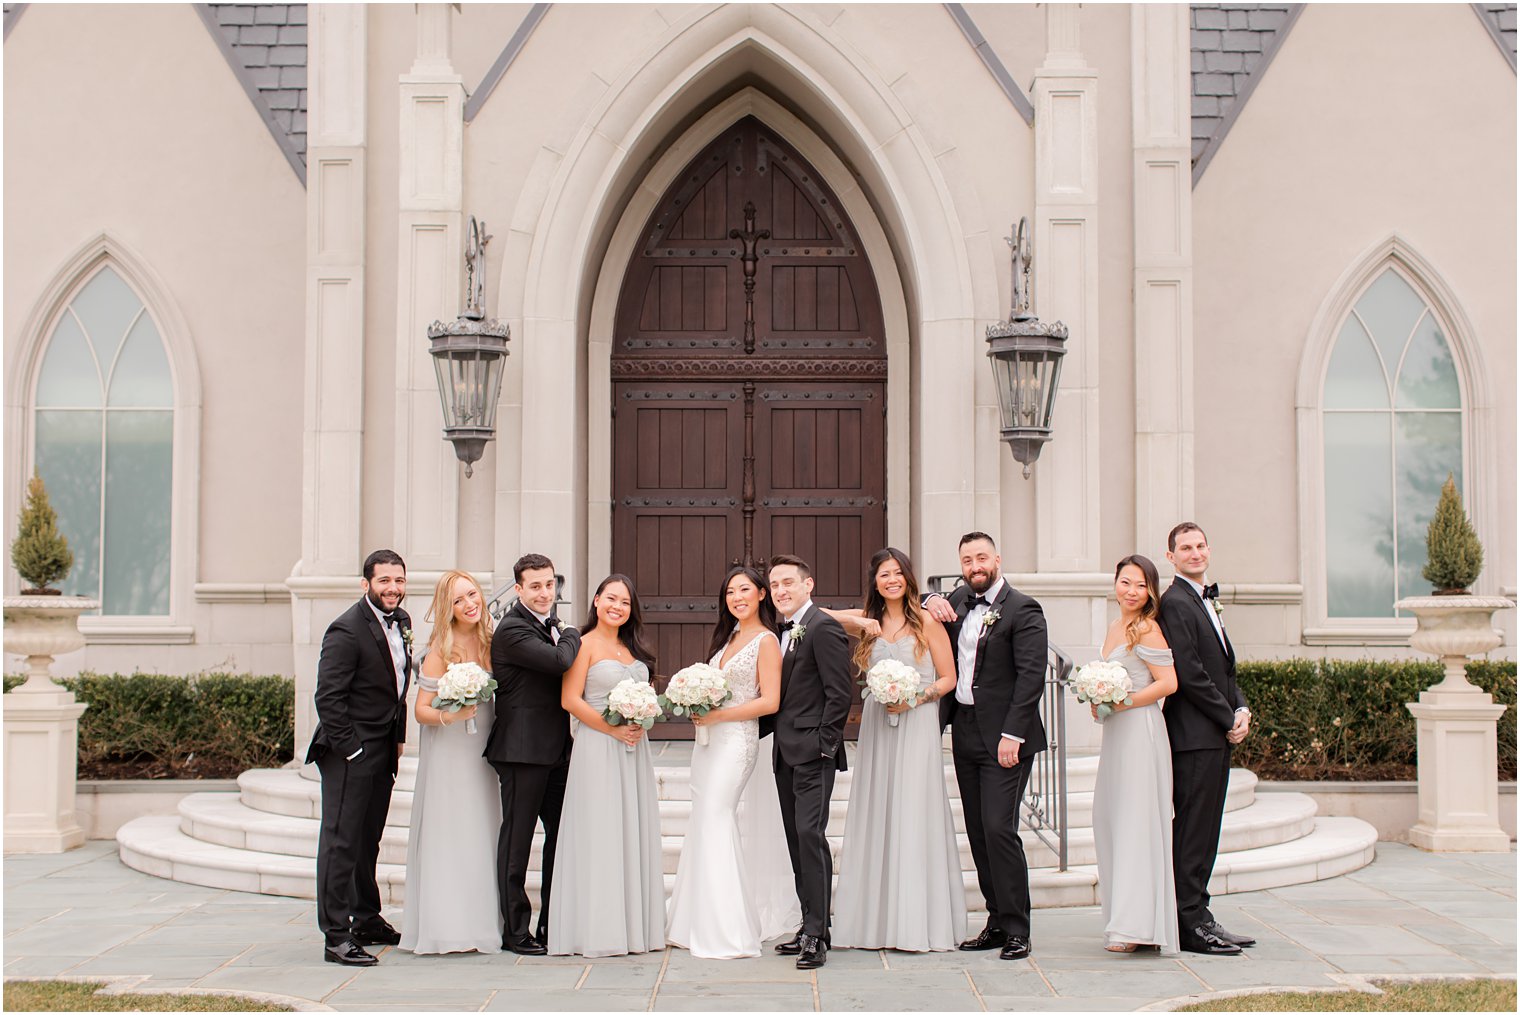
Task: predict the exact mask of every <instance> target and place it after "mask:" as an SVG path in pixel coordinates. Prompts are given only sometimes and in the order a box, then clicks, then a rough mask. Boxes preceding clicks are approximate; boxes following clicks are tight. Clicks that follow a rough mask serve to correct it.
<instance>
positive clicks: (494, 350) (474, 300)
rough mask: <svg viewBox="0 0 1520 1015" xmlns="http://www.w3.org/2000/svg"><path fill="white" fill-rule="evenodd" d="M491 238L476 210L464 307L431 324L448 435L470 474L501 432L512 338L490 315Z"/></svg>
mask: <svg viewBox="0 0 1520 1015" xmlns="http://www.w3.org/2000/svg"><path fill="white" fill-rule="evenodd" d="M490 241H491V237H490V236H489V235H487V234H486V231H485V223H483V222H479V221H477V220H476V218H475V216H473V215H471V216H470V225H469V235H468V239H467V241H466V244H465V255H464V260H465V288H466V295H465V308H464V311H463V312H462V313H460V315H459V316H458V317H457V318H455V319H454V320H452V321H450V322H449V323H447V324H445V323H443V322H442V321H434V322H433V323H432V324H430V325H428V329H427V337H428V352H429V353H430V354H431V355H432V357H433V369H434V370H435V371H436V373H437V376H438V397H439V400H440V401H441V403H442V405H443V437H444V440H447V441H450V442H452V443H453V445H454V454H455V456H456V457H457V458H458V459H459V460H460V461H461V462H464V474H465V476H466V477H469V476H473V475H474V474H475V463H476V462H478V461H479V460H480V456H481V455H482V454H484V453H485V446H486V442H487V441H490V440H491V439H492V438H494V437H495V436H496V406H497V403H498V402H499V401H500V400H501V378H502V374H503V372H504V371H505V369H506V359H507V342H509V341H510V340H511V329H510V328H509V327H508V326H507V325H506V324H505V323H503V322H501V321H497V320H495V319H493V318H488V317H486V310H485V253H486V244H487V243H489V242H490Z"/></svg>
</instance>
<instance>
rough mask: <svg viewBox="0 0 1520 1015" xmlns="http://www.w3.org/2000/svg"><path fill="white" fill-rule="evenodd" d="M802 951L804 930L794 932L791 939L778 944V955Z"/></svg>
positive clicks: (794, 953)
mask: <svg viewBox="0 0 1520 1015" xmlns="http://www.w3.org/2000/svg"><path fill="white" fill-rule="evenodd" d="M801 951H802V931H800V930H799V931H798V932H797V933H795V934H793V935H792V937H791V940H789V941H783V942H781V943H780V944H778V945H777V946H776V954H777V955H797V954H799V953H800V952H801Z"/></svg>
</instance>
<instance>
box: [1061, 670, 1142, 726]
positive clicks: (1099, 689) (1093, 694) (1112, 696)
mask: <svg viewBox="0 0 1520 1015" xmlns="http://www.w3.org/2000/svg"><path fill="white" fill-rule="evenodd" d="M1071 689H1072V690H1073V691H1075V692H1076V695H1077V700H1078V701H1080V702H1083V703H1084V704H1088V705H1097V706H1098V721H1099V722H1102V721H1103V720H1104V719H1107V718H1108V717H1109V716H1110V715H1111V714H1113V711H1114V706H1115V705H1128V704H1129V695H1130V692H1131V691H1133V690H1134V686H1133V684H1132V683H1131V681H1130V679H1129V671H1128V670H1126V669H1125V668H1124V664H1123V663H1120V662H1114V661H1112V660H1108V659H1099V660H1097V661H1096V662H1091V663H1088V664H1087V665H1086V666H1084V667H1082V668H1081V669H1080V670H1078V671H1077V675H1076V676H1075V677H1073V678H1072V681H1071Z"/></svg>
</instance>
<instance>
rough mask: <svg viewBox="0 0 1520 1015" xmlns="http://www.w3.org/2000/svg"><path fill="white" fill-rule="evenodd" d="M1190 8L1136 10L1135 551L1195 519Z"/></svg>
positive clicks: (1132, 44)
mask: <svg viewBox="0 0 1520 1015" xmlns="http://www.w3.org/2000/svg"><path fill="white" fill-rule="evenodd" d="M1188 19H1189V9H1188V7H1187V6H1186V5H1178V4H1136V5H1135V6H1134V7H1132V8H1131V9H1130V26H1131V40H1130V59H1131V68H1130V71H1131V75H1132V84H1131V89H1132V91H1131V110H1132V122H1133V130H1134V166H1133V172H1134V177H1133V178H1134V208H1135V219H1134V228H1135V268H1134V271H1135V279H1134V301H1135V540H1134V541H1135V545H1136V546H1138V547H1142V548H1144V547H1152V546H1159V545H1161V544H1162V542H1163V541H1164V539H1165V537H1166V533H1167V532H1168V531H1170V530H1171V527H1172V526H1173V525H1175V524H1177V523H1178V522H1179V521H1182V520H1184V519H1187V518H1192V517H1193V513H1194V507H1193V505H1194V493H1195V477H1194V460H1193V436H1194V429H1193V406H1194V390H1193V380H1194V378H1193V190H1192V177H1191V170H1190V165H1191V143H1192V141H1191V133H1192V119H1191V116H1190V113H1189V108H1190V107H1189V103H1190V98H1191V95H1192V80H1191V74H1190V64H1189V59H1190V55H1191V48H1190V46H1189V42H1188V38H1189V36H1188Z"/></svg>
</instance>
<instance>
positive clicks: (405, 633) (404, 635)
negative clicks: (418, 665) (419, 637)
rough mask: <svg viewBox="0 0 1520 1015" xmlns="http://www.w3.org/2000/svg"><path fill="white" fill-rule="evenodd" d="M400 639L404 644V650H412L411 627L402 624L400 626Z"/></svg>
mask: <svg viewBox="0 0 1520 1015" xmlns="http://www.w3.org/2000/svg"><path fill="white" fill-rule="evenodd" d="M401 641H402V642H403V643H404V644H405V645H406V650H407V651H408V652H410V651H411V650H412V629H411V628H410V627H407V626H406V625H404V624H403V625H402V627H401Z"/></svg>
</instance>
